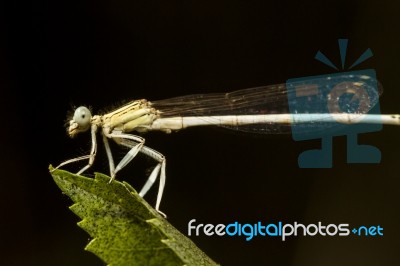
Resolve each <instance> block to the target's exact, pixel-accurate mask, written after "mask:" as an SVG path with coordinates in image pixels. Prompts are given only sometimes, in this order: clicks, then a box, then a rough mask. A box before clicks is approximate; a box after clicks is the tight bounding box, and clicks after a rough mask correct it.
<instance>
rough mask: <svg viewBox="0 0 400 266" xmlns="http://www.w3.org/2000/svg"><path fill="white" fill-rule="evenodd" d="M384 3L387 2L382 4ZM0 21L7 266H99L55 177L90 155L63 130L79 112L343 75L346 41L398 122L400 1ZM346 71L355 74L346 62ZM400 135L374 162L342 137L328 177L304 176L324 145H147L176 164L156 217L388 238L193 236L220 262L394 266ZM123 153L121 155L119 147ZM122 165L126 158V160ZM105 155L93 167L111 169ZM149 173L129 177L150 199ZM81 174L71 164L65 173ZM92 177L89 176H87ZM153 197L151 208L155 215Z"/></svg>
mask: <svg viewBox="0 0 400 266" xmlns="http://www.w3.org/2000/svg"><path fill="white" fill-rule="evenodd" d="M387 2H389V1H387ZM3 7H5V8H3V9H2V11H1V21H0V23H1V26H0V29H2V33H3V34H2V38H1V47H0V68H1V69H0V73H1V74H0V77H1V80H0V82H1V84H0V90H1V103H0V106H1V107H0V108H1V110H0V111H1V113H0V114H1V125H2V127H1V164H2V165H1V169H2V174H1V181H0V182H1V185H0V190H1V191H0V195H1V224H0V225H1V227H0V228H1V229H0V233H1V235H0V237H1V240H0V241H1V247H0V254H1V263H0V264H1V265H76V266H77V265H103V263H102V262H101V261H100V260H99V259H98V258H97V257H96V256H94V255H92V254H91V253H88V252H85V251H84V250H83V248H84V246H85V245H86V244H87V243H88V242H89V236H88V235H87V233H86V232H84V231H83V230H82V229H80V228H79V227H78V226H77V225H76V223H77V222H78V221H79V219H78V218H77V217H76V216H75V215H74V214H73V213H72V212H71V211H69V210H68V206H69V205H71V201H70V200H69V199H68V198H67V197H66V196H64V195H63V194H62V193H61V191H60V190H59V189H58V188H57V186H56V185H55V183H54V182H53V180H52V178H51V176H50V175H49V173H48V170H47V169H48V165H49V164H50V163H51V164H53V165H57V164H58V163H60V162H61V161H63V160H65V159H67V158H71V157H74V156H78V155H82V154H86V152H87V150H88V149H89V137H88V136H81V137H80V138H77V139H74V140H71V139H69V138H68V137H67V135H66V134H65V128H64V126H63V124H64V120H65V118H66V113H67V111H68V110H71V106H72V105H76V106H78V105H81V104H86V105H91V106H93V109H94V111H95V112H98V111H99V110H100V111H101V109H102V108H105V107H110V106H111V107H112V106H115V105H118V104H119V103H120V102H121V101H126V100H129V99H138V98H147V99H150V100H157V99H163V98H168V97H173V96H179V95H185V94H192V93H207V92H228V91H232V90H236V89H243V88H247V87H253V86H259V85H268V84H275V83H283V82H285V81H286V79H288V78H295V77H303V76H311V75H321V74H329V73H336V70H333V69H330V68H329V67H327V66H325V65H323V64H322V63H320V62H318V61H316V60H314V59H313V58H314V56H315V53H316V52H317V51H318V50H321V51H323V52H324V54H326V55H327V56H328V57H329V58H330V59H331V60H332V61H333V62H334V63H335V64H337V65H338V64H339V62H340V59H339V58H340V57H339V50H338V45H337V39H338V38H348V39H349V47H348V48H349V49H348V56H347V60H348V61H347V62H348V65H349V64H351V63H352V62H354V61H355V60H356V59H357V58H358V56H359V55H361V53H363V52H364V51H365V50H366V49H367V48H371V49H372V51H373V53H374V57H373V58H371V59H369V60H368V61H366V62H364V63H363V64H361V65H359V66H358V67H357V68H356V69H357V70H358V69H367V68H374V69H375V70H376V72H377V76H378V78H379V80H380V81H381V82H382V84H383V86H384V88H385V93H384V95H383V97H382V98H381V100H380V104H381V112H382V113H399V112H400V108H399V107H400V106H399V104H398V102H399V100H400V92H399V67H398V64H399V62H400V52H399V47H400V45H399V44H400V42H399V35H400V30H399V27H400V18H399V15H398V14H399V11H400V8H399V4H398V3H397V2H396V3H395V2H393V3H391V4H385V3H383V1H379V2H378V1H337V0H335V1H324V2H322V1H321V2H319V1H248V2H245V1H218V2H217V1H207V2H206V1H168V2H167V1H165V2H163V1H159V2H153V1H121V0H118V1H33V2H20V1H18V2H17V1H8V3H4V4H3ZM348 65H347V66H348ZM398 136H399V129H398V128H396V127H391V126H385V127H384V128H383V130H382V131H380V132H376V133H369V134H364V135H360V136H359V139H360V142H362V143H366V144H370V145H374V146H376V147H378V148H379V149H380V150H381V152H382V162H381V163H380V164H377V165H371V164H365V165H350V164H347V163H346V139H345V137H338V138H335V140H334V147H333V152H334V167H333V168H332V169H299V168H298V166H297V156H298V154H299V153H300V152H302V151H304V150H307V149H310V148H317V147H318V146H319V145H320V143H319V141H318V140H316V141H306V142H295V141H293V140H292V138H291V136H290V135H275V136H274V135H269V136H257V135H244V134H241V133H238V132H231V131H228V130H223V129H211V128H195V129H188V130H184V131H181V132H178V133H175V134H171V135H167V134H163V133H152V134H147V135H146V136H145V137H146V143H147V145H148V146H150V147H152V148H154V149H157V150H158V151H160V152H162V153H163V154H164V155H165V156H166V157H167V159H168V164H167V185H166V190H165V194H164V198H163V201H162V204H161V210H163V211H164V212H165V213H167V214H168V220H169V221H170V222H171V223H172V224H173V225H174V226H176V227H177V228H178V229H179V230H181V231H182V232H183V233H186V231H187V223H188V222H189V221H190V220H191V219H197V221H198V222H199V223H200V222H203V223H214V224H217V223H230V222H233V221H239V222H241V223H246V222H250V223H254V222H258V221H262V222H265V223H268V222H277V221H280V220H281V221H284V222H289V223H293V222H295V221H298V222H302V223H306V224H307V223H317V222H318V221H321V222H323V223H325V224H329V223H349V224H350V225H353V226H360V225H367V226H370V225H378V224H379V225H381V226H382V227H384V236H383V237H375V238H374V237H356V236H350V237H342V238H341V237H329V238H323V237H291V238H289V239H288V240H287V241H285V242H282V241H281V240H280V239H278V238H270V237H264V238H261V237H258V238H255V239H253V240H252V241H249V242H246V241H245V240H244V238H239V237H235V238H229V237H192V240H193V241H194V242H195V243H196V244H197V245H198V246H199V247H200V248H201V249H203V250H204V251H205V252H206V253H207V254H208V255H209V256H210V257H211V258H213V259H214V260H215V261H216V262H219V263H221V264H222V265H395V264H396V263H398V262H397V260H398V251H399V250H398V249H399V248H398V247H399V244H400V243H399V242H400V241H399V239H400V233H399V229H398V226H399V224H400V215H399V202H400V201H399V200H400V196H399V195H400V194H399V193H398V188H399V183H400V182H399V178H398V177H399V174H398V171H399V170H398V169H399V168H398V165H399V156H398V154H399V151H398V150H399V147H400V138H399V137H398ZM114 148H117V147H114ZM117 150H118V151H116V152H115V153H116V154H118V155H119V156H122V155H123V152H124V150H123V149H117ZM100 153H101V155H99V156H98V158H97V159H96V165H95V167H94V169H95V170H96V171H102V172H105V173H107V161H106V158H105V157H104V156H103V155H104V154H102V150H100ZM151 166H154V164H153V162H151V161H149V160H146V159H144V158H137V159H135V161H134V162H133V163H132V165H130V167H128V168H127V169H126V170H125V171H123V172H121V174H120V175H119V176H118V178H119V179H120V180H126V181H128V182H130V183H131V184H133V185H134V187H136V188H139V187H140V185H141V184H143V182H144V180H145V175H146V170H147V169H148V167H151ZM68 169H72V170H75V169H74V168H73V167H72V168H71V167H70V168H68ZM92 173H93V170H91V171H89V172H88V174H92ZM155 190H156V189H153V191H152V192H151V193H149V195H148V196H147V197H146V198H147V200H148V201H149V202H150V203H152V204H154V202H155V196H156V195H155V194H156V193H155Z"/></svg>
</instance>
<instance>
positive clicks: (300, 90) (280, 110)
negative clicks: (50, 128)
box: [57, 75, 400, 214]
mask: <svg viewBox="0 0 400 266" xmlns="http://www.w3.org/2000/svg"><path fill="white" fill-rule="evenodd" d="M355 78H356V79H355ZM346 80H349V81H346ZM371 82H372V83H371ZM316 83H317V84H318V87H319V88H321V87H324V85H326V87H329V86H328V85H331V84H334V83H336V84H337V85H335V87H336V88H337V89H336V90H331V91H330V92H329V93H325V94H324V93H320V92H318V89H319V88H318V87H316V85H315V84H316ZM321 84H322V85H321ZM371 84H379V83H377V81H376V80H373V79H372V78H371V77H368V76H359V77H354V76H346V75H344V76H341V77H337V76H336V77H328V78H320V80H317V81H316V80H310V82H306V83H304V82H302V83H301V84H292V85H293V86H292V87H293V88H294V93H295V97H294V98H293V97H292V98H290V97H289V98H288V96H289V93H291V91H290V90H289V88H287V86H286V85H287V84H280V85H271V86H263V87H257V88H250V89H244V90H239V91H234V92H230V93H214V94H195V95H188V96H183V97H176V98H172V99H167V100H160V101H147V100H134V101H131V102H129V103H127V104H126V105H124V106H122V107H120V108H118V109H116V110H114V111H112V112H109V113H106V114H102V115H94V116H92V114H91V111H90V110H89V109H88V108H87V107H84V106H81V107H78V108H77V109H76V110H75V113H74V115H73V117H72V118H70V121H69V126H68V134H69V136H70V137H74V136H76V135H77V134H79V133H81V132H86V131H90V132H91V142H92V144H91V145H92V147H91V150H90V154H88V155H85V156H81V157H77V158H73V159H70V160H67V161H65V162H63V163H61V164H60V165H59V166H57V168H59V167H62V166H64V165H66V164H69V163H72V162H77V161H80V160H88V164H87V165H86V166H85V167H83V168H82V169H81V170H80V171H79V172H78V173H77V174H82V173H83V172H85V171H86V170H87V169H89V168H90V167H91V166H92V164H93V162H94V159H95V157H96V153H97V139H96V133H97V131H98V130H99V129H100V133H101V136H102V140H103V143H104V147H105V150H106V154H107V157H108V162H109V168H110V175H111V181H112V180H113V179H114V178H115V176H116V174H117V173H118V172H119V171H120V170H121V169H123V168H124V167H125V166H126V165H127V164H128V163H129V162H130V161H131V160H132V159H133V158H134V157H135V156H136V155H137V154H138V153H139V152H140V153H143V154H144V155H146V156H148V157H150V158H153V159H154V160H155V161H157V166H156V167H155V168H154V169H153V170H152V172H151V174H150V176H149V178H148V179H147V181H146V183H145V185H144V186H143V188H142V189H141V190H140V192H139V195H140V196H142V197H143V196H144V195H145V194H146V193H147V192H148V190H149V189H150V188H151V186H152V185H153V184H154V183H155V181H156V180H157V178H159V182H160V183H159V188H158V195H157V200H156V206H155V208H156V210H157V211H158V212H160V213H161V214H162V212H161V211H160V209H159V208H160V203H161V199H162V195H163V191H164V186H165V179H166V173H165V168H166V160H165V157H164V156H163V155H162V154H161V153H159V152H157V151H156V150H153V149H151V148H149V147H147V146H145V145H144V142H145V139H144V138H143V137H141V136H138V135H134V134H131V132H135V131H136V132H138V133H145V132H148V131H154V130H158V131H164V132H166V133H170V132H172V131H178V130H181V129H184V128H187V127H193V126H209V125H217V126H224V127H227V128H231V129H237V130H244V131H250V132H257V133H267V134H269V133H286V132H289V133H290V126H293V125H299V124H303V125H308V126H306V127H305V130H318V127H316V126H315V125H318V124H320V123H323V124H324V125H326V124H338V123H339V124H342V125H344V126H345V125H348V124H357V123H366V124H391V125H400V115H397V114H396V115H380V114H368V113H369V112H370V110H371V109H372V108H373V107H374V106H375V105H376V104H377V102H378V100H379V95H380V94H381V93H382V87H381V86H380V85H376V87H374V88H371ZM367 91H368V93H366V92H367ZM343 95H350V96H351V97H350V98H349V97H347V98H348V101H347V102H345V103H344V104H343V103H340V102H341V101H346V100H345V99H343ZM296 97H303V99H305V102H304V101H303V102H302V103H301V107H304V106H305V105H306V106H307V109H306V112H305V111H304V108H299V109H296V104H294V103H293V102H291V101H294V100H296ZM304 97H305V98H304ZM321 102H324V103H326V104H327V111H326V112H324V113H321V112H320V111H318V110H320V108H315V107H319V106H320V105H321ZM297 104H298V103H297ZM289 107H292V108H289ZM289 109H290V110H289ZM300 110H301V111H300ZM308 110H314V111H308ZM288 129H289V130H288ZM108 139H113V140H114V141H115V142H116V143H118V144H119V145H122V146H126V147H128V148H129V149H130V150H129V152H128V153H127V154H126V155H125V156H124V157H123V158H122V160H121V161H120V162H119V163H118V164H117V165H116V166H115V164H114V159H113V155H112V152H111V148H110V145H109V142H108ZM111 181H110V182H111Z"/></svg>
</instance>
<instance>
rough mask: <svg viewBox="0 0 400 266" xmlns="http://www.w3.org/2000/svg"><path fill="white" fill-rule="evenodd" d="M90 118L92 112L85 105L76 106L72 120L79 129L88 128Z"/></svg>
mask: <svg viewBox="0 0 400 266" xmlns="http://www.w3.org/2000/svg"><path fill="white" fill-rule="evenodd" d="M91 118H92V114H91V113H90V110H89V109H88V108H87V107H85V106H80V107H78V108H76V110H75V113H74V117H73V120H74V121H75V122H76V123H77V124H78V125H79V127H80V128H81V129H86V128H89V126H90V119H91Z"/></svg>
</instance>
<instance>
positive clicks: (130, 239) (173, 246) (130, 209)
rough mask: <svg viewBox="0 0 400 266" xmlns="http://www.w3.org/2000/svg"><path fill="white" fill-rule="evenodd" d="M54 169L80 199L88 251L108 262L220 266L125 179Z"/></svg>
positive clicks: (78, 205)
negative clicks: (91, 175) (84, 174)
mask: <svg viewBox="0 0 400 266" xmlns="http://www.w3.org/2000/svg"><path fill="white" fill-rule="evenodd" d="M50 172H51V175H52V176H53V179H54V181H55V182H56V183H57V185H58V186H59V187H60V189H61V190H62V191H63V192H64V193H65V194H67V195H68V196H69V197H70V198H71V199H72V200H73V202H74V203H75V204H73V205H72V206H71V207H70V209H71V210H72V211H73V212H74V213H75V214H76V215H78V216H79V217H80V218H81V219H82V221H80V222H79V223H78V225H79V226H80V227H81V228H82V229H84V230H85V231H86V232H88V233H89V235H90V236H91V237H92V238H93V239H92V240H91V241H90V243H89V244H88V245H87V246H86V248H85V249H86V250H88V251H90V252H93V253H94V254H96V255H97V256H98V257H100V258H101V259H102V260H103V261H104V262H106V263H107V265H112V266H123V265H196V266H197V265H217V264H216V263H215V262H214V261H212V260H211V259H210V258H209V257H207V255H206V254H205V253H204V252H202V251H201V250H200V249H199V248H198V247H197V246H196V245H195V244H194V243H193V242H192V241H191V240H190V239H188V238H187V237H185V236H184V235H183V234H181V233H180V232H179V231H178V230H177V229H175V228H174V227H173V226H172V225H171V224H170V223H168V222H167V220H165V219H164V218H163V217H162V216H161V215H160V214H159V213H158V212H157V211H156V210H154V209H153V208H152V207H151V206H150V205H149V204H148V203H147V202H146V201H144V200H143V198H141V197H140V196H139V195H138V193H137V192H136V191H135V190H134V189H133V188H132V187H131V186H130V185H129V184H128V183H126V182H122V183H121V182H119V181H113V182H112V183H109V181H110V177H108V176H106V175H103V174H100V173H96V176H95V178H94V179H93V178H87V177H83V176H79V175H75V174H72V173H69V172H67V171H63V170H58V169H57V170H54V169H53V168H52V166H50Z"/></svg>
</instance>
